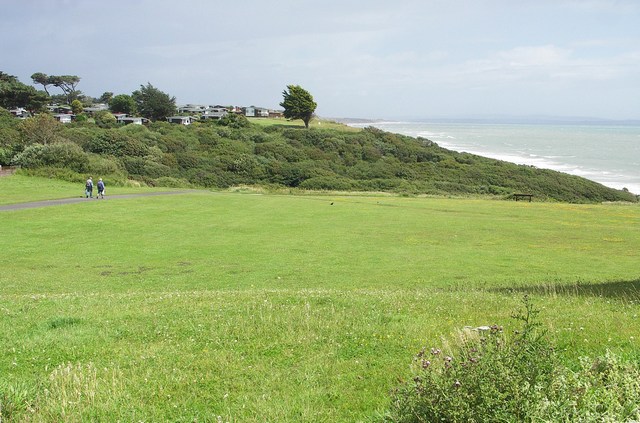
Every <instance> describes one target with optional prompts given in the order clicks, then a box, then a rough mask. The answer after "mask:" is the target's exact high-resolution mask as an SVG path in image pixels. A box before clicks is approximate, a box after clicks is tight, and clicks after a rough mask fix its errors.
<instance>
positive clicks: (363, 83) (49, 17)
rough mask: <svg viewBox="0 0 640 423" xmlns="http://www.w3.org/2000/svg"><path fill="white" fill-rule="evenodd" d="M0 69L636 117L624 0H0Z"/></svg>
mask: <svg viewBox="0 0 640 423" xmlns="http://www.w3.org/2000/svg"><path fill="white" fill-rule="evenodd" d="M0 71H3V72H5V73H8V74H11V75H15V76H17V77H18V78H19V79H20V81H22V82H24V83H27V84H31V83H32V82H31V78H30V76H31V74H33V73H34V72H43V73H46V74H50V75H51V74H53V75H63V74H72V75H78V76H79V77H81V78H82V79H81V82H80V84H79V85H78V89H79V90H81V91H82V92H84V93H85V94H88V95H91V96H94V97H99V96H100V95H101V94H102V93H103V92H105V91H111V92H114V93H115V94H131V92H132V91H134V90H136V89H138V88H139V87H140V85H141V84H146V83H147V82H150V83H151V84H152V85H154V86H155V87H157V88H159V89H161V90H162V91H164V92H166V93H168V94H170V95H172V96H175V97H176V99H177V103H178V104H184V103H198V104H225V105H226V104H233V105H240V106H248V105H256V106H261V107H268V108H278V107H279V106H278V103H280V101H282V91H283V89H284V88H285V87H286V85H288V84H298V85H301V86H302V87H303V88H305V89H307V90H308V91H309V92H311V94H312V95H313V96H314V98H315V100H316V102H317V103H318V109H317V113H318V114H319V115H320V116H324V117H360V118H388V119H397V118H436V117H469V116H487V115H506V116H525V115H549V116H584V117H600V118H609V119H640V1H636V0H628V1H624V0H619V1H614V0H583V1H579V0H548V1H547V0H530V1H527V0H504V1H501V0H467V1H459V0H442V1H440V0H423V1H419V0H415V1H414V0H394V1H390V0H384V1H380V0H366V1H350V0H322V1H320V0H315V1H309V0H274V1H264V0H262V1H257V0H210V1H209V0H200V1H179V0H172V1H166V0H127V1H121V2H105V1H97V0H21V1H3V2H2V11H1V12H0Z"/></svg>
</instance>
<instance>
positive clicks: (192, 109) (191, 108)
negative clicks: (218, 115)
mask: <svg viewBox="0 0 640 423" xmlns="http://www.w3.org/2000/svg"><path fill="white" fill-rule="evenodd" d="M206 108H207V107H206V106H201V105H199V104H185V105H183V106H178V113H180V114H200V113H202V112H204V110H205V109H206Z"/></svg>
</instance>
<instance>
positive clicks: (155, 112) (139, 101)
mask: <svg viewBox="0 0 640 423" xmlns="http://www.w3.org/2000/svg"><path fill="white" fill-rule="evenodd" d="M131 97H132V98H133V101H134V102H135V104H136V109H137V110H138V113H140V115H141V116H142V117H146V118H147V119H151V120H165V119H166V118H168V117H169V116H171V115H172V114H174V113H175V112H176V98H175V97H170V96H169V94H167V93H165V92H162V91H160V90H159V89H157V88H156V87H154V86H153V85H151V83H149V82H147V85H146V86H145V85H140V89H139V90H136V91H134V92H133V93H132V94H131Z"/></svg>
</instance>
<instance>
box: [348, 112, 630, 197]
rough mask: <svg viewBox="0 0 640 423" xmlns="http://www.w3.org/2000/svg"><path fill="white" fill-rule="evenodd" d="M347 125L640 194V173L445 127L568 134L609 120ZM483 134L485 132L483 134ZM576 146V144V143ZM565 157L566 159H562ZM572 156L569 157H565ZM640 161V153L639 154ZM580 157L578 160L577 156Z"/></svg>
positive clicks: (355, 123) (362, 123) (598, 125)
mask: <svg viewBox="0 0 640 423" xmlns="http://www.w3.org/2000/svg"><path fill="white" fill-rule="evenodd" d="M346 124H347V125H348V126H352V127H357V128H364V127H366V126H372V127H375V128H378V129H381V130H384V131H388V132H392V133H397V134H400V135H406V136H410V137H414V138H417V137H422V138H426V139H429V140H430V141H433V142H435V143H436V144H438V145H439V146H440V147H442V148H445V149H447V150H452V151H456V152H459V153H462V152H466V153H469V154H474V155H477V156H482V157H487V158H491V159H495V160H502V161H506V162H510V163H515V164H518V165H524V166H533V167H536V168H540V169H550V170H554V171H558V172H562V173H565V174H568V175H574V176H579V177H582V178H585V179H589V180H591V181H594V182H597V183H599V184H602V185H604V186H607V187H609V188H613V189H617V190H622V189H624V188H626V189H627V190H628V191H630V192H632V193H634V194H640V174H638V175H635V174H632V175H629V174H627V173H625V172H624V171H621V170H616V169H603V168H596V167H594V166H589V165H588V164H587V163H576V160H571V159H575V158H576V157H577V156H576V155H575V154H573V152H572V153H571V154H566V153H567V152H566V151H565V152H564V153H565V154H562V153H563V152H562V151H559V152H555V151H554V152H551V151H546V152H541V151H534V149H533V148H531V150H530V151H518V150H523V149H527V148H530V147H531V145H523V146H520V147H521V148H520V149H518V148H516V146H515V145H514V144H513V143H512V144H510V145H509V148H511V149H513V151H505V150H509V148H505V149H504V150H501V151H499V149H498V147H500V145H486V144H487V143H483V141H486V140H487V139H490V138H484V139H483V138H482V136H480V135H477V136H476V137H475V138H473V137H471V136H470V135H469V138H468V139H462V138H461V137H460V136H459V134H456V133H454V132H455V131H447V130H446V129H448V128H443V127H447V126H451V127H456V128H464V129H467V130H469V129H471V128H473V129H476V128H481V129H484V128H486V129H491V128H500V129H505V128H506V129H512V130H518V129H523V128H524V129H527V128H531V127H534V128H536V129H544V130H558V131H559V134H561V135H566V134H565V133H563V130H564V129H566V128H569V129H573V130H576V131H578V130H581V129H588V130H596V129H601V128H611V129H616V128H618V126H617V125H611V124H609V125H607V124H606V123H599V124H595V123H594V124H591V125H580V124H558V123H551V124H534V123H527V124H512V123H490V122H485V123H478V122H466V123H463V122H459V123H453V122H408V121H405V122H399V121H395V122H391V121H388V122H387V121H371V122H367V123H364V122H351V123H346ZM636 127H639V132H638V135H637V136H638V137H639V141H640V125H635V126H633V125H631V126H630V125H626V126H624V128H625V129H629V128H636ZM483 136H484V135H483ZM492 147H493V148H492ZM576 148H577V147H576ZM545 153H551V154H545ZM563 159H564V160H563ZM566 159H569V160H566ZM637 160H639V161H640V157H638V158H637ZM578 161H579V160H578Z"/></svg>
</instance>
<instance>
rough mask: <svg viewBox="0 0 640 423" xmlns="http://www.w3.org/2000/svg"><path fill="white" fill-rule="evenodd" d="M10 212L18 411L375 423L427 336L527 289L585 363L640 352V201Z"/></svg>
mask: <svg viewBox="0 0 640 423" xmlns="http://www.w3.org/2000/svg"><path fill="white" fill-rule="evenodd" d="M22 178H23V177H20V178H18V177H15V176H14V177H11V178H0V196H1V197H0V198H2V201H3V203H4V204H8V203H12V202H17V201H23V200H24V195H26V194H25V190H27V189H28V188H23V187H25V186H27V185H28V186H30V185H29V184H27V185H25V183H26V182H28V181H25V180H23V179H22ZM26 179H27V180H28V179H29V178H26ZM50 184H51V185H49V186H48V187H47V188H48V190H47V195H48V196H50V197H48V198H55V196H56V195H57V196H59V197H65V196H67V195H71V193H73V195H77V191H78V189H77V187H75V186H73V187H72V186H68V185H66V184H62V183H56V182H54V181H51V182H50ZM36 185H40V183H38V184H36ZM80 189H82V187H80ZM39 192H40V191H39V190H37V193H39ZM11 193H13V194H11ZM34 195H36V192H34ZM34 199H39V198H34ZM0 225H1V227H2V229H3V230H2V237H3V244H4V245H3V249H2V251H3V252H2V254H1V255H0V268H1V269H2V271H1V272H0V345H2V346H3V348H2V349H1V350H0V402H1V403H0V404H1V407H2V411H1V413H2V414H0V415H1V416H2V417H3V418H5V419H7V420H9V421H115V420H121V421H184V422H187V421H190V422H193V421H199V422H200V421H225V422H227V421H228V422H252V421H255V422H262V421H274V422H275V421H277V422H323V421H326V422H336V421H345V422H350V421H368V420H370V419H372V418H374V417H375V415H376V413H378V412H381V411H382V410H384V408H385V407H386V406H387V403H388V401H389V395H388V392H389V390H390V389H392V388H393V387H395V386H396V385H397V383H398V379H399V378H402V377H405V376H406V375H408V371H409V365H410V363H411V360H412V357H413V354H415V353H416V352H417V351H418V350H419V349H420V348H421V347H422V346H427V347H431V346H438V345H439V344H440V343H441V337H443V336H448V335H449V334H451V333H452V332H454V331H456V330H457V329H459V328H462V327H463V326H466V325H470V326H479V325H487V324H492V323H498V324H503V325H505V326H506V327H507V328H508V327H509V324H510V323H511V322H510V318H509V316H510V314H511V312H512V311H513V310H514V308H516V307H517V306H518V304H519V302H520V299H521V297H522V295H523V294H524V293H529V294H531V295H532V297H533V300H534V302H535V303H536V304H537V305H538V307H539V308H541V309H542V314H541V318H542V320H543V321H544V323H545V324H546V325H547V326H548V327H549V329H550V333H551V335H552V336H553V338H554V339H555V340H556V341H557V342H558V345H559V347H560V348H561V349H562V352H563V355H564V357H565V358H566V360H567V362H571V361H572V360H575V359H576V358H577V357H579V356H581V355H584V354H589V355H595V354H598V353H601V352H603V351H605V350H606V349H612V350H615V351H616V352H619V353H621V354H623V355H626V356H631V357H640V354H639V351H640V339H638V333H637V328H638V325H639V323H640V322H639V318H638V315H639V313H640V271H639V270H638V269H639V268H638V262H639V255H640V252H639V251H640V249H639V248H638V247H639V246H640V207H637V206H628V205H568V204H547V203H524V202H517V203H516V202H506V201H488V200H471V199H434V198H403V197H390V196H338V195H334V196H329V195H324V196H319V195H318V196H285V195H252V194H240V193H226V192H216V193H214V192H207V191H202V192H194V193H189V194H181V195H171V196H161V197H146V198H131V199H111V200H108V201H93V202H86V203H80V204H72V205H66V206H54V207H48V208H41V209H29V210H20V211H0ZM3 421H4V420H3Z"/></svg>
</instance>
